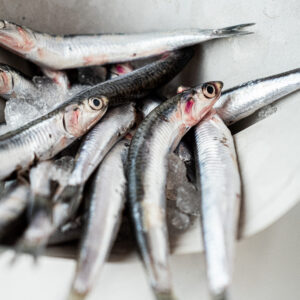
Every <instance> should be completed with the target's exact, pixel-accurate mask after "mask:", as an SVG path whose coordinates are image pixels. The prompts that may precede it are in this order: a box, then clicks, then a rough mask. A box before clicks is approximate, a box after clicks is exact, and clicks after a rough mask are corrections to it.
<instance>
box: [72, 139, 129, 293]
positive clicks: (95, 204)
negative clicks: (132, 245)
mask: <svg viewBox="0 0 300 300" xmlns="http://www.w3.org/2000/svg"><path fill="white" fill-rule="evenodd" d="M128 146H129V142H128V141H126V139H124V140H122V141H120V142H118V143H117V144H116V145H115V146H114V148H113V149H112V150H111V151H110V152H109V153H108V154H107V156H106V157H105V159H104V160H103V161H102V163H101V164H100V166H99V169H98V170H97V172H96V174H95V178H94V180H93V185H92V191H91V196H90V201H89V215H88V217H87V224H86V230H85V233H84V237H83V241H82V245H81V249H80V254H79V258H78V263H77V269H76V274H75V278H74V280H73V284H72V291H71V295H72V296H73V297H74V298H75V299H81V298H82V299H83V298H84V297H85V296H86V295H87V293H88V292H89V290H90V289H91V288H92V286H93V283H94V282H95V279H96V278H97V277H96V275H97V274H99V272H100V271H101V269H102V267H103V264H104V262H105V260H106V258H107V256H108V254H109V251H110V249H111V247H112V244H113V242H114V240H115V238H116V235H117V232H118V229H119V225H120V223H121V213H122V210H123V207H124V203H125V199H126V195H125V194H126V186H127V184H126V178H125V170H124V161H125V160H126V158H127V152H128ZM114 179H117V180H114ZM75 295H76V296H75Z"/></svg>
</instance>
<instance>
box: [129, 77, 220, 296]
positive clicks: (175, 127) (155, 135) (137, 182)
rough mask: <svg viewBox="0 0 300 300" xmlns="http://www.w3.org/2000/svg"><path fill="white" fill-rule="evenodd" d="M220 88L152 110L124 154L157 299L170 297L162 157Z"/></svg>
mask: <svg viewBox="0 0 300 300" xmlns="http://www.w3.org/2000/svg"><path fill="white" fill-rule="evenodd" d="M221 88H222V83H220V82H212V83H206V84H203V85H200V86H198V87H196V88H193V89H190V90H187V91H184V92H182V93H181V94H178V95H176V96H175V97H173V98H171V99H169V100H167V101H165V102H164V103H162V104H161V105H160V106H158V107H157V108H156V109H154V110H153V111H152V112H151V113H150V114H149V115H148V116H147V117H146V118H145V120H144V121H143V122H142V123H141V124H140V126H139V127H138V129H137V131H136V133H135V135H134V137H133V139H132V142H131V145H130V149H129V155H128V160H129V161H128V176H127V177H128V181H129V199H130V204H131V211H132V216H133V219H134V223H135V229H136V236H137V241H138V244H139V247H140V251H141V254H142V257H143V260H144V263H145V266H146V269H147V271H148V273H149V276H150V281H151V285H152V288H153V289H154V292H155V294H156V296H157V298H158V299H160V298H162V297H165V299H171V298H172V288H171V280H170V270H169V262H168V256H169V248H168V238H167V229H166V220H165V204H166V201H165V183H166V175H167V155H168V153H169V152H170V151H171V150H174V149H175V148H176V146H177V144H178V143H179V141H180V139H181V138H182V137H183V136H184V134H185V133H186V132H187V131H188V130H189V129H190V128H191V127H192V126H194V125H195V124H196V123H198V122H199V121H200V120H201V118H203V117H204V116H205V114H206V113H208V112H209V110H210V109H211V107H212V106H213V104H214V103H215V102H216V100H217V99H218V98H219V96H220V91H221Z"/></svg>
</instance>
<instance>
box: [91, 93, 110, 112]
mask: <svg viewBox="0 0 300 300" xmlns="http://www.w3.org/2000/svg"><path fill="white" fill-rule="evenodd" d="M105 100H107V98H106V97H104V96H101V97H92V98H90V99H89V105H90V107H91V108H92V109H94V110H99V109H101V108H102V107H103V106H104V103H105Z"/></svg>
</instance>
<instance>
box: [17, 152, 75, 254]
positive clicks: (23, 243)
mask: <svg viewBox="0 0 300 300" xmlns="http://www.w3.org/2000/svg"><path fill="white" fill-rule="evenodd" d="M73 165H74V158H73V157H71V156H63V157H61V158H59V159H56V160H52V161H50V160H49V161H42V162H39V163H38V164H37V166H35V167H34V168H31V169H30V173H29V178H30V194H31V197H30V198H31V202H32V204H31V206H32V209H31V213H30V220H29V225H28V227H27V228H26V230H25V231H24V233H23V235H22V237H21V238H20V239H19V241H18V243H17V252H27V253H30V254H32V255H33V256H34V257H35V258H37V257H38V256H39V255H40V254H41V253H42V252H43V250H44V248H45V247H46V245H47V243H48V240H49V238H50V237H51V235H52V234H53V233H54V232H55V231H56V230H57V228H58V227H59V226H60V225H61V222H57V220H58V219H59V218H60V216H57V213H58V212H59V213H60V211H59V210H58V209H57V207H56V206H54V207H52V206H53V202H52V196H53V194H54V193H55V190H56V189H55V186H56V185H57V184H60V185H64V184H66V182H67V179H68V176H69V175H70V173H71V170H72V168H73ZM61 205H62V206H63V207H65V205H66V203H63V204H61ZM71 216H72V215H70V216H68V217H70V218H71ZM64 217H65V215H64ZM65 220H67V217H65V218H64V219H63V221H65Z"/></svg>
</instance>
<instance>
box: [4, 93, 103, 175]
mask: <svg viewBox="0 0 300 300" xmlns="http://www.w3.org/2000/svg"><path fill="white" fill-rule="evenodd" d="M107 105H108V99H107V98H106V97H104V96H102V97H101V98H83V99H80V98H79V99H78V98H75V99H72V100H71V101H68V102H66V103H64V104H62V105H60V106H59V107H58V108H57V109H55V110H53V111H52V112H51V113H49V114H47V115H46V116H43V117H40V118H39V119H37V120H34V121H32V122H30V123H28V124H27V125H25V126H23V127H21V128H20V129H17V130H15V131H12V132H9V133H7V134H4V135H2V136H0V179H3V178H5V177H7V176H8V175H10V174H11V173H12V172H13V171H15V170H24V169H26V168H28V167H29V166H30V165H31V164H32V163H33V162H34V160H37V159H40V160H46V159H49V158H51V157H53V156H54V155H56V154H57V153H58V152H59V151H61V150H62V149H64V148H66V147H67V146H68V145H70V144H71V143H72V142H73V141H75V140H76V139H77V138H78V137H80V136H82V135H83V134H84V133H85V132H86V131H88V130H89V129H90V128H91V127H92V126H93V125H94V124H95V123H96V122H97V121H98V120H99V119H100V118H101V117H102V116H103V114H104V113H105V112H106V109H107Z"/></svg>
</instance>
